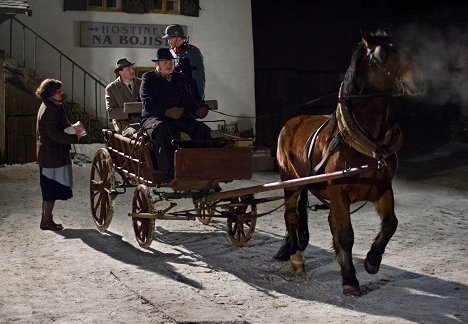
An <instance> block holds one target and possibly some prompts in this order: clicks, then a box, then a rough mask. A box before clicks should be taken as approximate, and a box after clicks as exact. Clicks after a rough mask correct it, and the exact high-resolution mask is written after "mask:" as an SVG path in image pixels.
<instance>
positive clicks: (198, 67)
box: [175, 42, 205, 99]
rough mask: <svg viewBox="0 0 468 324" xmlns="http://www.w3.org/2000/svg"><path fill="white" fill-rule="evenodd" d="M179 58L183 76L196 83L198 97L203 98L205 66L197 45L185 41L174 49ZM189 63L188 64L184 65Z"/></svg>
mask: <svg viewBox="0 0 468 324" xmlns="http://www.w3.org/2000/svg"><path fill="white" fill-rule="evenodd" d="M175 53H176V54H177V57H178V58H179V67H178V68H179V69H180V70H181V71H182V73H184V75H185V76H187V77H190V78H192V79H193V80H194V81H195V83H196V84H197V89H198V94H199V96H200V99H204V98H205V66H204V64H203V55H202V53H201V51H200V49H199V48H198V47H196V46H195V45H192V44H188V43H187V42H185V43H183V44H182V45H180V46H179V47H177V48H176V49H175ZM186 65H189V66H186Z"/></svg>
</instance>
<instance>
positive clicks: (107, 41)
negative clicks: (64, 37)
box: [80, 21, 166, 48]
mask: <svg viewBox="0 0 468 324" xmlns="http://www.w3.org/2000/svg"><path fill="white" fill-rule="evenodd" d="M165 29H166V25H142V24H114V23H103V22H89V21H81V22H80V46H81V47H150V48H154V47H160V46H164V45H165V44H166V42H165V40H164V39H163V38H162V37H163V35H164V30H165Z"/></svg>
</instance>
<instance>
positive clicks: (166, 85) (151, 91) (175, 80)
mask: <svg viewBox="0 0 468 324" xmlns="http://www.w3.org/2000/svg"><path fill="white" fill-rule="evenodd" d="M191 82H192V81H191V80H189V79H188V78H186V77H185V76H184V75H183V74H182V73H177V72H174V73H172V78H171V81H170V82H169V81H168V80H166V78H165V77H163V76H162V75H161V74H159V73H158V72H156V71H151V72H146V73H145V74H143V77H142V82H141V87H140V98H141V101H142V102H143V110H142V113H141V117H142V122H144V121H145V120H146V119H147V118H148V117H156V118H157V119H158V120H159V121H164V120H165V119H166V118H167V117H166V116H165V113H166V110H167V109H169V108H172V107H180V108H184V115H185V116H186V117H189V116H191V119H193V116H196V114H195V113H196V111H197V109H198V108H199V103H198V101H197V100H195V99H194V97H193V96H192V95H191V93H190V91H191ZM182 118H184V117H182Z"/></svg>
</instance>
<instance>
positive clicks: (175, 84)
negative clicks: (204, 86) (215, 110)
mask: <svg viewBox="0 0 468 324" xmlns="http://www.w3.org/2000/svg"><path fill="white" fill-rule="evenodd" d="M175 59H176V57H175V55H174V54H173V53H172V52H171V51H170V50H169V49H168V48H160V49H158V50H157V52H156V57H155V58H154V59H152V61H153V62H154V65H155V67H156V69H155V70H154V71H151V72H146V73H145V74H143V77H142V83H141V89H140V96H141V100H142V102H143V109H142V113H141V117H142V118H141V125H142V127H143V128H144V129H145V130H146V132H147V133H148V135H149V136H151V138H152V140H153V151H154V152H155V155H156V166H157V168H158V170H160V171H161V174H162V182H165V183H168V182H170V181H171V180H172V179H173V177H174V152H175V148H174V147H173V146H172V144H171V141H172V140H173V139H175V138H177V137H178V135H179V134H180V132H184V133H186V134H188V135H189V136H190V138H191V139H192V140H197V141H209V140H211V139H212V138H211V129H210V128H209V127H208V126H206V125H205V124H204V123H203V122H201V121H198V120H196V119H197V118H205V117H206V115H207V114H208V109H207V108H206V107H205V106H203V105H201V103H200V102H199V101H198V100H197V99H196V98H195V96H194V95H193V94H192V91H193V87H194V81H193V80H192V79H189V78H187V77H186V76H184V75H183V74H182V73H179V72H175V71H174V60H175Z"/></svg>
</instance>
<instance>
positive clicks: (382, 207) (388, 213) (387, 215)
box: [364, 189, 398, 274]
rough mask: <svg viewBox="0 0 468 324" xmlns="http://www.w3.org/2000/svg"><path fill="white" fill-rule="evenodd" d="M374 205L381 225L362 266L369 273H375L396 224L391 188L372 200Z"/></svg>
mask: <svg viewBox="0 0 468 324" xmlns="http://www.w3.org/2000/svg"><path fill="white" fill-rule="evenodd" d="M374 205H375V209H376V210H377V213H378V214H379V216H380V219H381V225H380V232H379V233H378V234H377V236H376V238H375V240H374V243H372V246H371V248H370V250H369V252H368V253H367V256H366V259H365V260H364V268H365V269H366V271H367V272H368V273H370V274H375V273H377V272H378V271H379V267H380V262H381V261H382V255H383V254H384V252H385V247H386V246H387V243H388V241H390V239H391V238H392V236H393V234H394V233H395V231H396V228H397V226H398V219H397V218H396V216H395V210H394V205H395V203H394V198H393V190H392V189H390V190H388V191H387V192H385V193H384V194H383V195H382V196H381V197H380V199H379V200H377V201H375V202H374Z"/></svg>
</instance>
